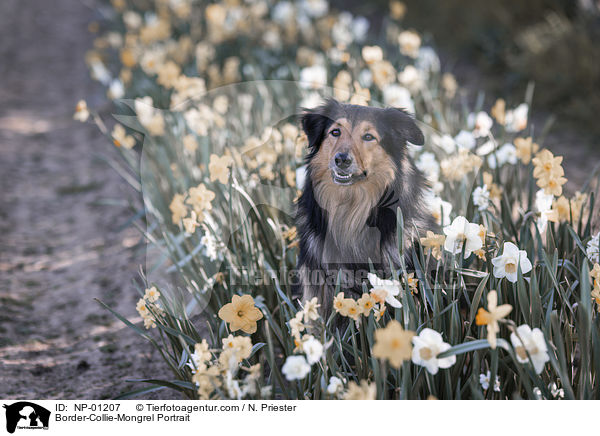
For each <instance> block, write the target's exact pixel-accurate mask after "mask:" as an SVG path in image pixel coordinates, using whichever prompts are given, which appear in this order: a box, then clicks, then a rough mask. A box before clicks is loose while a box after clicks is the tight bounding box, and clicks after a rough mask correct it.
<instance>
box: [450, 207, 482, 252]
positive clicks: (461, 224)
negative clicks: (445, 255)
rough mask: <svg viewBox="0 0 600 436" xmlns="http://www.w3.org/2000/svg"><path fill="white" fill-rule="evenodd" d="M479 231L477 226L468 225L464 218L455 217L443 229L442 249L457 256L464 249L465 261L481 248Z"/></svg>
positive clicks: (473, 224)
mask: <svg viewBox="0 0 600 436" xmlns="http://www.w3.org/2000/svg"><path fill="white" fill-rule="evenodd" d="M479 231H480V229H479V224H475V223H470V222H469V221H467V219H466V218H465V217H464V216H457V217H456V218H454V221H452V224H450V225H448V226H446V227H444V233H445V235H446V241H445V242H444V248H445V249H446V251H449V252H451V253H452V254H458V253H460V252H461V251H462V250H463V247H464V250H465V255H464V257H465V259H466V258H467V257H469V256H470V255H471V253H472V252H473V251H476V250H479V249H481V247H483V242H482V241H481V237H480V236H479Z"/></svg>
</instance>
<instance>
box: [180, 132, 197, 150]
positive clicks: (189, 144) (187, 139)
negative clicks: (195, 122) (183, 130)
mask: <svg viewBox="0 0 600 436" xmlns="http://www.w3.org/2000/svg"><path fill="white" fill-rule="evenodd" d="M183 148H184V149H185V151H187V152H188V153H194V152H195V151H196V149H197V148H198V141H196V138H195V136H194V135H191V134H190V135H185V136H184V137H183Z"/></svg>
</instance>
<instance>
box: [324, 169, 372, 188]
mask: <svg viewBox="0 0 600 436" xmlns="http://www.w3.org/2000/svg"><path fill="white" fill-rule="evenodd" d="M366 176H367V175H366V173H358V174H356V173H344V172H343V171H339V170H333V169H332V170H331V177H332V178H333V182H334V183H336V184H338V185H352V184H354V183H356V182H358V181H359V180H362V179H364V178H365V177H366Z"/></svg>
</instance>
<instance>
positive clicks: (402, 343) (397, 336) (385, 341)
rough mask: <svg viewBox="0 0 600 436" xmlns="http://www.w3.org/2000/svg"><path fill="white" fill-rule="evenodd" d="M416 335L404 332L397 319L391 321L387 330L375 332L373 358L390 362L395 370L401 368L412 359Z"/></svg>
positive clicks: (407, 331)
mask: <svg viewBox="0 0 600 436" xmlns="http://www.w3.org/2000/svg"><path fill="white" fill-rule="evenodd" d="M414 335H415V333H414V332H412V331H410V330H404V329H403V328H402V326H401V325H400V323H399V322H398V321H396V320H395V319H394V320H391V321H390V322H388V324H387V326H386V327H385V328H383V329H378V330H375V345H373V356H374V357H377V358H378V359H383V360H388V361H389V362H390V365H392V366H393V367H394V368H400V366H401V365H402V362H404V361H405V360H408V359H410V358H411V354H412V345H411V340H412V338H413V337H414Z"/></svg>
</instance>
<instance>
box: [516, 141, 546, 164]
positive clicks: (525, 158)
mask: <svg viewBox="0 0 600 436" xmlns="http://www.w3.org/2000/svg"><path fill="white" fill-rule="evenodd" d="M513 143H514V144H515V148H516V149H517V152H516V153H517V157H518V158H519V159H521V162H523V163H524V164H525V165H527V164H529V162H531V156H532V155H534V154H535V153H537V151H538V150H539V148H540V146H539V145H537V144H536V143H534V142H532V140H531V137H528V138H516V139H515V140H514V141H513Z"/></svg>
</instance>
